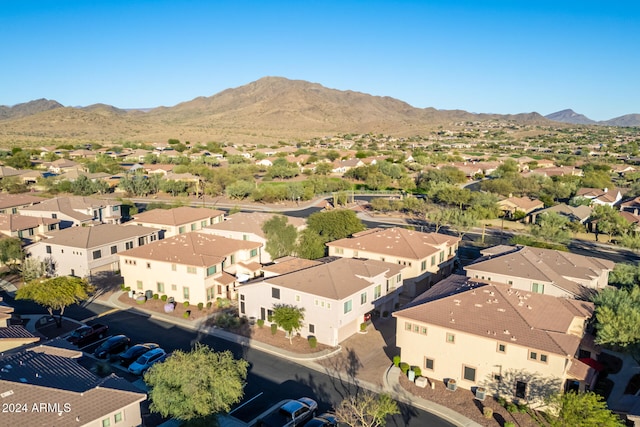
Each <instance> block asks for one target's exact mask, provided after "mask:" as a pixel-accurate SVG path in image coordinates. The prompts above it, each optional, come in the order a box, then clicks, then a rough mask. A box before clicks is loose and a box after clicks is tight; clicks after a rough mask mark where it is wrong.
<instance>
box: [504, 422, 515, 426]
mask: <svg viewBox="0 0 640 427" xmlns="http://www.w3.org/2000/svg"><path fill="white" fill-rule="evenodd" d="M504 427H516V425H515V423H514V422H513V421H505V422H504Z"/></svg>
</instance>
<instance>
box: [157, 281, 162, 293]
mask: <svg viewBox="0 0 640 427" xmlns="http://www.w3.org/2000/svg"><path fill="white" fill-rule="evenodd" d="M156 285H157V286H158V293H164V283H162V282H157V283H156Z"/></svg>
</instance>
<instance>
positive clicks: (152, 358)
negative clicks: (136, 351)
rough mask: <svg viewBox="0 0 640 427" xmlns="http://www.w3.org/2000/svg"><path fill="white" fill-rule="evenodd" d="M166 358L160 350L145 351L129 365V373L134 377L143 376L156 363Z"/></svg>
mask: <svg viewBox="0 0 640 427" xmlns="http://www.w3.org/2000/svg"><path fill="white" fill-rule="evenodd" d="M166 358H167V353H166V352H165V351H164V350H163V349H161V348H154V349H153V350H149V351H147V352H146V353H145V354H143V355H142V356H140V357H138V359H137V360H136V361H135V362H133V363H132V364H131V365H129V372H131V373H132V374H136V375H143V374H144V373H145V372H147V370H148V369H149V368H150V367H152V366H153V365H154V364H156V363H158V362H162V361H164V359H166Z"/></svg>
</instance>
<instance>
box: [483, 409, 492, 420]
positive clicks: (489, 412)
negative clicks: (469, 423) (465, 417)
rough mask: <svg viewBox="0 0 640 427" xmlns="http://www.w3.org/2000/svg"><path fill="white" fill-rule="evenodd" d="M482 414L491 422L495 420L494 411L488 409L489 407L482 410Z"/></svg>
mask: <svg viewBox="0 0 640 427" xmlns="http://www.w3.org/2000/svg"><path fill="white" fill-rule="evenodd" d="M482 414H483V415H484V417H485V418H486V419H488V420H490V419H491V418H493V409H491V408H488V407H486V406H485V407H484V408H483V409H482Z"/></svg>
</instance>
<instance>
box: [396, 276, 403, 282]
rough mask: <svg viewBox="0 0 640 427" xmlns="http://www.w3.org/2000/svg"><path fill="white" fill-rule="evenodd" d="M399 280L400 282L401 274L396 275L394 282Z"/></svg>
mask: <svg viewBox="0 0 640 427" xmlns="http://www.w3.org/2000/svg"><path fill="white" fill-rule="evenodd" d="M400 282H402V274H398V275H397V276H396V283H400Z"/></svg>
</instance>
